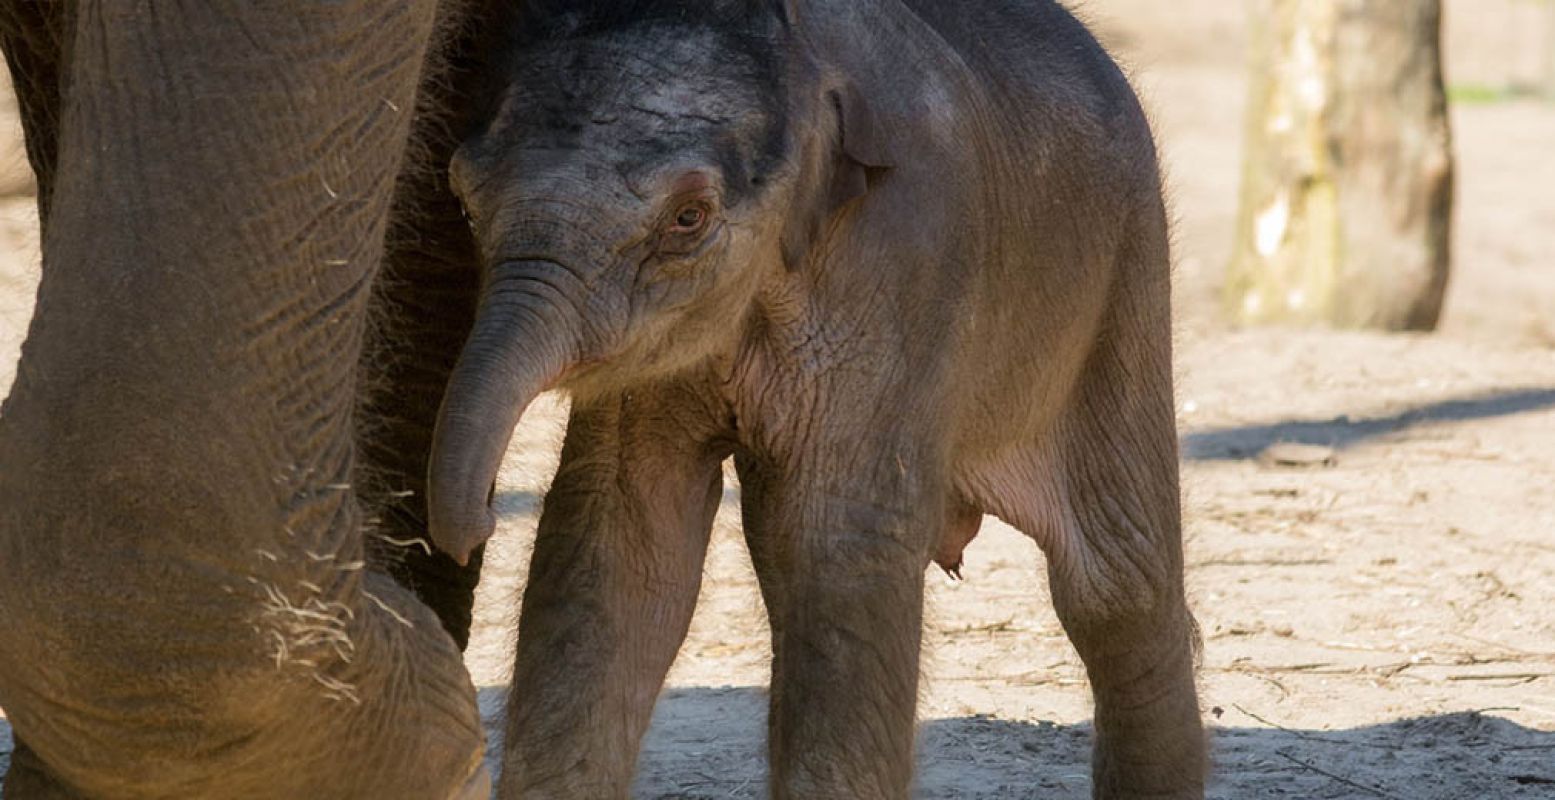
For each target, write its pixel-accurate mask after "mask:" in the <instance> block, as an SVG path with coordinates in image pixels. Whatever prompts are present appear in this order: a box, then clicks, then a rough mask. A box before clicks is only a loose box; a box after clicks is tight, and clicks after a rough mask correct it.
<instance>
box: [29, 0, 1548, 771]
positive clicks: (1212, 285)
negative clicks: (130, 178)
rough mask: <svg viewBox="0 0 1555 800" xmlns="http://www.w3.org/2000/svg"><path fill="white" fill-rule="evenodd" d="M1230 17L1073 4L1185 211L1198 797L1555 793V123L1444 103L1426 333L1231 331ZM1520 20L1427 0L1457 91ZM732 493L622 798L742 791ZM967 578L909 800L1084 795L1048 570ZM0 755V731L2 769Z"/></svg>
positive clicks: (493, 657) (507, 502)
mask: <svg viewBox="0 0 1555 800" xmlns="http://www.w3.org/2000/svg"><path fill="white" fill-rule="evenodd" d="M1245 5H1246V4H1243V3H1229V2H1224V0H1185V2H1181V3H1170V4H1168V3H1159V2H1151V0H1093V1H1092V2H1090V3H1088V4H1087V6H1086V12H1087V13H1088V15H1089V16H1090V17H1091V18H1092V19H1093V20H1095V21H1096V22H1097V23H1098V24H1099V25H1100V27H1101V28H1102V30H1103V31H1104V33H1105V34H1106V36H1107V38H1108V39H1109V41H1111V42H1113V43H1114V44H1115V45H1116V46H1117V47H1118V48H1119V50H1120V52H1121V54H1122V56H1123V57H1124V59H1125V60H1126V61H1127V62H1128V63H1129V64H1130V67H1131V70H1132V71H1133V73H1134V74H1135V77H1136V81H1137V82H1138V83H1139V85H1140V86H1141V88H1142V91H1143V93H1144V94H1145V95H1146V97H1147V102H1148V104H1149V105H1150V107H1151V108H1152V111H1153V113H1154V115H1155V117H1156V121H1157V125H1158V128H1159V132H1160V136H1161V139H1162V143H1163V149H1164V151H1165V154H1166V159H1167V162H1168V164H1169V168H1170V171H1171V175H1172V183H1173V194H1174V198H1175V207H1176V210H1177V214H1178V216H1179V226H1178V238H1179V250H1178V261H1179V266H1178V288H1177V293H1178V308H1179V317H1180V321H1179V334H1178V339H1179V353H1180V355H1179V364H1178V373H1179V376H1180V379H1179V388H1178V397H1179V410H1180V415H1179V416H1180V421H1181V426H1182V431H1183V445H1184V447H1183V452H1184V484H1183V492H1184V498H1185V510H1186V525H1187V552H1188V563H1189V567H1188V581H1189V586H1190V592H1191V596H1192V601H1193V605H1194V607H1195V610H1196V612H1197V614H1198V617H1199V621H1200V623H1201V625H1202V628H1203V631H1204V635H1205V642H1204V645H1205V646H1204V653H1203V668H1202V678H1201V686H1202V700H1203V707H1204V714H1205V718H1206V721H1207V722H1209V723H1210V724H1211V725H1212V726H1213V727H1214V760H1215V765H1214V776H1213V781H1212V784H1211V792H1210V794H1211V796H1212V797H1216V798H1250V797H1292V798H1350V797H1382V798H1408V799H1409V800H1415V799H1416V798H1419V799H1421V800H1431V799H1438V798H1439V799H1440V800H1448V799H1453V800H1456V799H1457V798H1551V797H1555V612H1552V610H1551V609H1555V537H1552V536H1551V535H1550V531H1551V529H1552V528H1555V456H1552V455H1551V453H1552V452H1555V190H1551V189H1550V188H1549V187H1551V186H1555V158H1552V157H1551V155H1550V153H1549V143H1550V142H1555V105H1540V104H1538V103H1535V102H1532V101H1512V102H1502V103H1495V104H1485V105H1470V106H1462V107H1459V108H1457V109H1456V110H1455V122H1456V125H1457V132H1458V145H1459V159H1460V169H1461V175H1462V177H1461V192H1460V212H1459V227H1458V243H1459V249H1458V257H1457V263H1456V266H1455V269H1456V272H1455V276H1454V282H1453V285H1452V288H1451V293H1450V297H1449V308H1448V313H1447V318H1446V321H1445V323H1444V326H1443V332H1442V333H1441V334H1440V335H1437V336H1431V337H1421V336H1382V335H1372V334H1356V333H1331V332H1299V331H1288V330H1257V331H1232V330H1228V329H1226V328H1225V327H1224V326H1223V325H1222V324H1221V323H1220V322H1218V321H1217V318H1216V307H1215V291H1216V289H1217V287H1218V281H1219V275H1220V272H1221V270H1222V268H1223V266H1224V260H1225V257H1226V254H1227V252H1228V251H1229V246H1230V241H1231V230H1230V226H1231V221H1232V216H1233V214H1234V213H1235V197H1236V179H1237V170H1238V165H1239V163H1238V158H1239V133H1240V131H1241V109H1242V101H1243V97H1242V92H1243V84H1242V76H1241V72H1240V66H1241V63H1242V61H1241V56H1242V51H1241V49H1240V48H1241V40H1242V35H1243V34H1242V30H1243V29H1242V24H1243V20H1242V18H1241V16H1242V14H1243V13H1244V9H1245ZM1519 8H1521V6H1520V5H1519V4H1515V3H1511V2H1504V3H1503V2H1502V1H1501V0H1475V2H1474V3H1473V4H1472V11H1473V12H1476V13H1474V14H1472V15H1471V14H1470V13H1469V12H1470V10H1471V4H1470V3H1468V2H1466V1H1465V0H1449V12H1450V13H1451V14H1453V15H1454V16H1452V17H1450V19H1460V18H1461V19H1463V20H1464V21H1463V22H1462V23H1461V24H1460V25H1459V26H1458V27H1457V28H1454V30H1453V34H1452V36H1450V37H1449V41H1450V47H1451V49H1450V52H1449V55H1450V57H1451V60H1452V63H1454V64H1463V65H1465V66H1464V67H1463V69H1464V71H1465V72H1466V74H1470V75H1472V76H1473V77H1474V79H1475V80H1478V81H1487V80H1502V79H1507V80H1510V79H1513V78H1515V77H1516V76H1511V77H1508V76H1507V75H1505V74H1496V73H1494V71H1493V69H1492V66H1487V65H1495V64H1498V63H1502V62H1498V61H1496V59H1495V58H1494V57H1493V56H1494V55H1495V54H1496V53H1497V52H1498V51H1500V52H1504V51H1506V48H1508V47H1512V46H1514V45H1515V44H1516V41H1518V38H1517V37H1518V36H1520V35H1524V34H1522V33H1520V31H1523V29H1524V28H1526V27H1527V26H1526V25H1525V24H1522V23H1520V22H1518V20H1520V19H1521V18H1520V17H1516V16H1515V14H1523V13H1525V12H1524V11H1521V10H1517V9H1519ZM1498 9H1499V10H1502V11H1505V14H1503V15H1502V16H1500V17H1497V16H1496V14H1495V13H1490V12H1492V11H1496V10H1498ZM1503 61H1504V62H1505V63H1508V64H1510V63H1513V62H1516V63H1517V64H1520V65H1522V66H1519V67H1518V69H1531V68H1532V67H1528V66H1527V65H1526V63H1525V62H1526V59H1524V60H1523V61H1517V59H1514V58H1510V57H1509V58H1507V59H1504V60H1503ZM1519 74H1522V73H1519ZM1485 76H1489V77H1485ZM34 224H35V223H34V219H33V215H32V214H31V212H30V211H29V210H28V208H27V202H26V201H25V200H24V199H23V200H11V201H5V202H0V247H4V248H6V249H7V253H6V256H5V257H4V258H3V260H0V387H4V386H6V385H8V383H9V381H10V376H11V372H12V370H13V360H14V357H15V355H14V354H15V349H16V346H17V345H18V343H19V341H20V338H21V335H22V332H23V329H24V327H25V324H26V319H27V316H28V314H29V313H30V305H31V294H32V291H33V285H34V281H35V275H36V267H35V263H36V255H37V244H36V238H35V237H36V234H35V232H34V227H33V226H34ZM564 418H565V410H564V403H563V402H562V401H560V400H557V399H554V398H553V399H550V400H548V401H546V402H543V403H541V404H540V405H539V406H537V407H536V408H535V409H534V410H533V411H532V412H531V413H530V414H529V416H528V417H526V420H525V422H524V424H523V425H522V426H521V428H520V432H519V436H518V438H517V439H516V441H515V442H514V445H513V448H512V450H511V451H510V453H509V460H508V467H507V469H506V470H505V472H504V477H503V482H502V487H501V493H500V495H499V502H500V504H501V507H502V509H503V511H504V512H505V515H504V523H503V525H502V529H501V531H500V533H499V535H498V537H497V538H496V539H495V540H494V543H493V551H494V552H493V553H492V554H491V555H490V556H489V567H488V574H487V577H486V579H485V581H484V583H483V585H482V587H481V597H480V605H479V608H478V609H477V630H476V632H475V640H474V642H473V643H472V646H471V648H470V651H469V654H468V657H467V661H468V663H469V666H470V668H471V671H472V674H473V675H474V676H475V679H476V682H477V684H478V685H479V686H481V687H482V689H481V697H482V707H483V709H485V710H486V712H487V713H488V715H489V716H490V717H492V718H493V719H495V718H496V717H498V716H499V715H500V711H501V705H502V694H503V689H502V687H503V686H504V684H505V683H506V674H507V670H508V663H509V660H510V651H511V638H512V631H513V625H512V620H513V619H514V617H515V614H516V605H517V598H518V593H519V592H520V591H521V589H522V585H523V577H522V576H523V574H524V568H525V562H526V559H527V554H528V550H529V547H530V542H531V540H532V537H533V530H534V524H535V518H534V513H535V509H536V508H537V505H538V499H537V498H538V496H539V495H540V494H541V493H542V492H543V490H544V487H545V485H546V482H547V481H548V480H549V476H550V474H551V471H552V470H553V469H554V459H555V451H556V447H557V443H558V441H559V436H560V431H561V427H562V424H563V420H564ZM1279 441H1287V442H1305V443H1312V444H1322V445H1328V446H1332V447H1334V448H1335V449H1336V457H1335V461H1334V463H1333V464H1332V465H1329V466H1316V467H1307V468H1293V467H1270V466H1264V465H1262V464H1260V462H1259V461H1258V459H1256V458H1255V456H1256V455H1257V454H1258V453H1259V452H1260V451H1261V450H1263V448H1264V447H1265V446H1267V445H1269V444H1271V443H1274V442H1279ZM737 497H738V489H737V487H735V486H734V485H733V484H732V483H731V484H730V488H729V490H728V492H727V498H728V502H726V504H725V510H724V513H723V514H722V515H721V516H720V518H719V521H718V526H717V531H716V534H715V537H714V544H713V548H712V552H711V555H710V558H709V561H708V569H707V580H706V583H705V586H704V589H703V593H702V598H701V604H700V606H699V608H698V612H697V617H696V620H695V622H694V624H693V627H692V631H691V635H690V637H689V638H688V640H687V642H686V644H685V646H684V648H683V649H682V651H681V656H680V659H679V661H678V662H677V663H676V665H675V668H674V670H673V672H672V673H671V676H670V680H669V682H668V687H667V688H666V690H665V692H664V695H663V697H662V698H661V700H660V703H659V707H658V712H657V716H656V717H655V724H654V726H653V730H652V731H651V732H650V734H649V736H648V739H647V741H646V743H645V745H644V749H643V756H642V764H641V776H640V779H639V781H638V787H637V795H638V796H639V797H641V798H682V797H688V798H742V797H760V796H763V795H764V789H763V775H764V770H765V767H764V757H763V747H764V745H763V731H764V715H765V689H764V685H765V682H766V679H767V664H768V658H769V649H768V645H767V630H766V623H765V620H764V617H763V614H762V611H761V607H760V600H759V597H758V595H757V592H756V589H755V586H754V582H753V579H752V576H751V570H750V565H749V560H748V558H747V556H746V554H745V552H744V548H743V544H742V543H741V542H740V539H739V534H738V525H739V522H738V511H737V508H736V501H737ZM967 562H968V564H967V568H966V571H965V572H966V576H967V580H966V581H964V582H962V583H952V582H950V581H949V580H948V579H946V578H944V577H943V576H942V575H940V574H939V573H938V571H937V570H934V571H932V572H931V573H930V574H929V576H928V583H929V586H930V591H929V596H930V612H929V623H928V628H927V632H926V637H925V646H924V656H925V660H924V663H925V673H924V688H923V691H922V702H921V711H920V716H921V718H922V720H923V723H922V733H921V736H920V740H921V743H920V759H919V767H920V771H919V781H918V795H919V796H921V797H925V798H1019V797H1036V796H1041V797H1052V798H1083V797H1088V796H1089V791H1090V790H1089V778H1088V774H1087V772H1088V767H1087V762H1088V754H1089V753H1088V751H1089V735H1090V730H1089V723H1088V719H1089V717H1090V709H1089V700H1088V692H1087V690H1086V687H1085V683H1084V678H1083V671H1082V669H1081V667H1080V664H1079V662H1078V660H1077V658H1076V656H1075V654H1074V652H1073V650H1072V649H1071V648H1070V646H1069V644H1068V643H1067V641H1066V640H1065V639H1064V636H1063V634H1062V632H1061V631H1060V629H1059V627H1058V622H1057V620H1056V618H1055V617H1054V615H1053V612H1052V609H1051V605H1050V603H1049V600H1048V593H1047V587H1046V584H1045V580H1044V577H1043V576H1044V566H1043V562H1042V556H1041V554H1040V553H1039V552H1038V551H1037V549H1036V548H1035V547H1034V546H1033V545H1032V543H1031V542H1030V541H1029V540H1027V539H1026V538H1025V537H1023V536H1021V535H1020V534H1018V533H1015V532H1013V531H1011V530H1010V529H1008V528H1006V527H1005V526H1003V525H1001V524H999V523H997V522H994V521H990V522H989V523H988V524H987V525H986V526H985V530H984V531H983V534H982V535H981V536H980V537H979V538H978V540H977V541H976V542H975V543H974V544H973V545H972V547H971V548H970V549H969V550H968V553H967ZM493 731H494V733H495V731H496V728H493ZM497 744H498V743H497V742H496V741H495V737H494V739H493V742H492V746H493V748H495V747H496V746H497ZM8 749H9V746H8V732H6V731H5V730H4V725H3V722H0V770H3V763H4V761H5V759H6V755H5V753H6V751H7V750H8Z"/></svg>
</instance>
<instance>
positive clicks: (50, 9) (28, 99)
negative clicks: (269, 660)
mask: <svg viewBox="0 0 1555 800" xmlns="http://www.w3.org/2000/svg"><path fill="white" fill-rule="evenodd" d="M65 24H66V21H65V4H64V3H33V2H25V1H24V0H12V1H11V2H6V3H0V49H3V50H4V51H5V59H6V64H7V66H8V67H9V68H10V74H11V89H12V91H13V92H14V93H15V95H16V105H17V109H18V111H19V112H20V115H21V121H22V133H23V136H24V137H25V143H26V147H27V160H28V162H29V164H30V165H31V167H32V171H33V174H34V176H35V178H36V180H37V187H38V219H39V222H40V225H42V226H45V227H46V226H47V223H48V198H49V195H50V192H51V190H52V189H53V186H54V169H55V164H56V163H57V161H58V154H59V118H60V97H61V92H62V78H63V60H64V34H65ZM0 777H3V778H4V780H3V781H0V784H3V785H5V786H7V787H9V788H8V789H7V791H8V792H9V796H12V797H60V798H64V797H70V796H72V795H71V793H70V790H69V789H68V788H67V787H65V786H62V785H60V784H58V783H56V782H55V781H54V779H53V778H51V777H50V776H49V775H48V774H47V772H45V771H44V769H43V767H42V764H41V762H39V761H38V759H37V756H36V755H34V754H33V752H32V750H31V748H29V747H28V746H27V742H26V740H24V739H22V738H21V737H20V736H16V737H15V752H14V753H13V754H12V757H11V768H10V772H9V773H8V774H7V775H5V776H0Z"/></svg>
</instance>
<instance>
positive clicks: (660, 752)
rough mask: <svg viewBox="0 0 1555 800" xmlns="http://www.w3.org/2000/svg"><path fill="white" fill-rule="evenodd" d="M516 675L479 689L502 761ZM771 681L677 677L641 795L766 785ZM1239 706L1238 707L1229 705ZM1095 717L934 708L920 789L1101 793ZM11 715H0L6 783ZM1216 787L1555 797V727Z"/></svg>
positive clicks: (1224, 795)
mask: <svg viewBox="0 0 1555 800" xmlns="http://www.w3.org/2000/svg"><path fill="white" fill-rule="evenodd" d="M505 692H506V690H505V688H501V687H487V688H485V689H482V690H481V691H480V703H481V711H482V713H483V715H484V716H485V717H486V727H487V730H488V732H489V734H490V736H489V738H490V747H489V751H488V760H489V761H490V762H491V763H492V765H493V768H494V769H495V767H496V764H495V762H496V758H495V756H496V752H497V750H498V749H499V748H500V746H501V731H500V723H501V716H502V699H503V696H504V694H505ZM766 697H767V695H766V692H765V691H764V690H762V689H758V688H754V687H732V688H702V687H696V688H687V689H670V690H668V691H666V692H665V693H664V694H663V696H662V697H660V699H659V705H658V708H657V709H656V710H655V712H654V718H653V729H652V730H651V731H650V732H649V734H648V737H647V740H646V741H645V742H644V743H643V752H642V759H641V762H640V763H639V768H638V779H637V785H636V787H635V790H634V792H633V795H634V796H635V797H637V798H639V800H671V799H672V798H673V799H674V800H681V799H682V798H684V799H685V800H703V799H706V800H711V798H759V797H765V796H766V788H765V781H766V757H765V734H766V730H765V726H766V702H767V701H766ZM1232 713H1234V712H1232ZM1090 736H1091V731H1090V726H1089V725H1087V724H1081V725H1055V724H1053V723H1049V722H1038V723H1029V722H1009V721H1005V720H998V719H993V718H991V717H984V716H976V717H958V718H955V719H935V720H927V721H925V722H924V723H923V725H922V727H921V728H920V732H919V736H918V739H919V744H918V751H919V752H918V788H917V791H916V792H915V796H916V797H919V798H933V799H934V800H939V799H940V798H944V799H945V800H995V799H996V798H997V799H998V800H1004V799H1005V798H1027V797H1037V796H1040V797H1043V798H1053V799H1054V800H1058V799H1059V798H1072V799H1073V800H1084V798H1089V797H1090V777H1089V775H1088V770H1089V761H1090ZM11 749H12V742H11V728H10V725H9V724H7V723H6V721H5V720H4V719H0V795H3V792H4V775H5V770H6V768H7V767H8V766H9V765H10V758H11ZM1214 761H1215V767H1214V774H1213V778H1212V782H1211V784H1210V789H1209V793H1208V797H1210V798H1212V799H1213V800H1231V799H1232V798H1254V797H1289V798H1358V797H1373V798H1378V797H1380V798H1408V800H1462V799H1463V798H1470V797H1472V798H1478V799H1479V800H1534V799H1535V798H1546V799H1547V798H1550V797H1555V732H1550V731H1539V730H1534V729H1532V728H1525V727H1523V726H1521V725H1518V724H1516V723H1514V722H1510V721H1508V720H1505V719H1500V718H1498V717H1493V716H1488V715H1486V714H1484V713H1480V712H1476V711H1465V712H1461V713H1456V714H1441V715H1437V716H1430V717H1419V718H1415V719H1406V720H1398V721H1395V722H1388V723H1384V724H1381V725H1370V726H1366V727H1362V728H1351V729H1349V730H1337V731H1303V730H1291V729H1274V728H1268V727H1246V728H1242V727H1217V728H1216V729H1215V732H1214Z"/></svg>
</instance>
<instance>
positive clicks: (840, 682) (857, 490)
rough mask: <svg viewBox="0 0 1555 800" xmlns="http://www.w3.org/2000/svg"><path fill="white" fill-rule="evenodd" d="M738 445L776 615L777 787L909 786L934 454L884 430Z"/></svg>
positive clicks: (850, 791) (830, 793)
mask: <svg viewBox="0 0 1555 800" xmlns="http://www.w3.org/2000/svg"><path fill="white" fill-rule="evenodd" d="M817 438H818V439H820V440H822V441H816V442H814V444H815V445H816V447H814V448H813V452H810V453H807V454H806V455H804V456H800V457H798V458H796V459H793V460H789V459H784V462H783V464H782V465H781V466H779V464H777V463H775V462H771V461H766V460H764V459H763V458H762V457H761V456H759V455H749V456H745V457H743V458H742V459H741V472H740V474H741V482H742V483H741V487H742V490H743V491H745V492H746V493H747V494H746V497H745V503H744V509H745V511H744V513H745V525H746V526H747V539H748V540H749V541H750V547H751V552H752V559H753V561H754V562H755V563H756V570H757V575H758V578H759V579H760V582H761V587H762V596H763V598H764V599H765V601H766V603H767V612H768V616H769V618H770V619H771V621H772V629H773V631H772V632H773V646H772V649H773V665H772V697H771V711H770V716H769V719H768V734H769V737H770V738H769V748H770V750H771V761H772V794H773V797H775V798H830V797H835V798H901V797H906V796H907V792H908V786H909V784H910V782H911V778H912V758H913V733H914V720H915V711H916V704H917V691H918V648H919V644H920V640H921V637H922V613H923V612H922V608H923V580H924V577H923V576H924V568H925V566H926V565H927V563H928V560H929V554H930V552H931V547H932V543H933V541H934V539H935V537H936V535H937V534H938V532H939V530H940V529H941V528H942V527H943V524H944V519H943V517H944V507H943V496H944V495H943V486H942V483H941V481H940V479H939V477H938V476H937V475H936V471H935V470H934V469H933V468H932V467H931V466H928V465H931V464H934V463H937V461H936V459H934V458H933V457H931V456H928V455H926V454H925V453H924V452H923V450H922V448H918V447H915V446H913V445H911V444H907V443H905V442H903V441H898V440H894V439H891V438H885V439H881V440H875V441H873V442H847V443H846V444H844V443H843V440H842V439H840V438H836V439H832V440H827V437H826V436H825V435H824V434H822V435H821V436H819V437H817Z"/></svg>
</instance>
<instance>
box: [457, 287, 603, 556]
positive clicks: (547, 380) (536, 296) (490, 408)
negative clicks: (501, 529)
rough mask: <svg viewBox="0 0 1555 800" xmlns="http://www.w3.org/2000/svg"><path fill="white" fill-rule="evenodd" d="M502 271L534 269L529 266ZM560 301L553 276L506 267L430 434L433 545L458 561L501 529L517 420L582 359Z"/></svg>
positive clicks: (490, 292)
mask: <svg viewBox="0 0 1555 800" xmlns="http://www.w3.org/2000/svg"><path fill="white" fill-rule="evenodd" d="M498 271H499V273H507V274H516V275H523V274H525V273H526V270H525V269H524V268H523V265H522V264H510V265H504V267H502V268H499V270H498ZM530 274H533V273H532V272H531V273H530ZM562 305H563V302H561V301H560V298H559V297H557V296H556V293H555V291H554V289H553V288H552V287H551V286H550V285H549V284H546V283H542V282H539V281H532V280H524V279H504V278H503V277H502V276H501V275H500V274H499V275H498V276H497V278H496V280H494V281H493V282H492V283H491V284H490V285H489V286H488V287H487V289H486V291H485V294H484V296H483V297H482V299H481V306H480V310H479V313H477V315H476V321H475V327H474V330H472V331H471V333H470V339H469V342H468V343H467V344H466V345H465V348H464V352H463V353H462V354H461V355H460V356H459V363H458V365H457V366H456V367H455V368H454V372H453V375H452V377H451V378H450V379H449V383H448V389H447V391H446V393H445V394H444V396H443V405H442V408H441V410H440V411H439V412H438V419H437V429H436V431H435V432H434V434H433V437H432V457H431V461H430V464H429V466H428V479H427V524H428V528H429V529H430V530H429V534H430V536H431V538H432V541H433V543H434V544H436V545H437V547H438V549H440V550H442V551H443V552H445V553H447V554H448V555H450V556H452V557H453V558H454V559H455V560H456V561H458V562H459V563H460V564H464V563H466V562H468V560H469V558H470V553H471V552H472V551H474V550H475V548H476V547H478V546H479V545H480V544H481V543H482V542H484V541H486V539H488V538H490V536H491V534H492V531H493V530H495V528H496V524H497V523H496V515H495V514H494V513H493V511H492V508H491V495H492V489H493V486H494V485H495V483H496V480H497V470H498V469H499V468H500V467H501V466H502V457H503V454H504V453H506V452H507V447H508V442H509V441H510V440H511V439H512V438H513V430H514V428H516V427H517V426H518V420H519V418H520V417H522V416H523V414H524V410H525V409H527V408H528V407H529V404H530V403H532V402H534V399H535V397H537V396H539V394H540V393H541V392H543V391H545V390H546V389H549V388H550V387H552V386H553V385H555V383H556V382H557V381H558V380H559V379H560V378H561V376H562V374H563V373H564V372H565V371H566V370H567V368H568V367H569V366H570V365H571V364H572V363H573V361H574V360H575V359H576V353H577V344H576V341H577V336H576V335H575V333H574V329H575V326H574V325H573V324H572V323H571V322H570V321H569V320H568V319H567V317H566V315H564V314H562V313H560V312H561V310H562Z"/></svg>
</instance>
